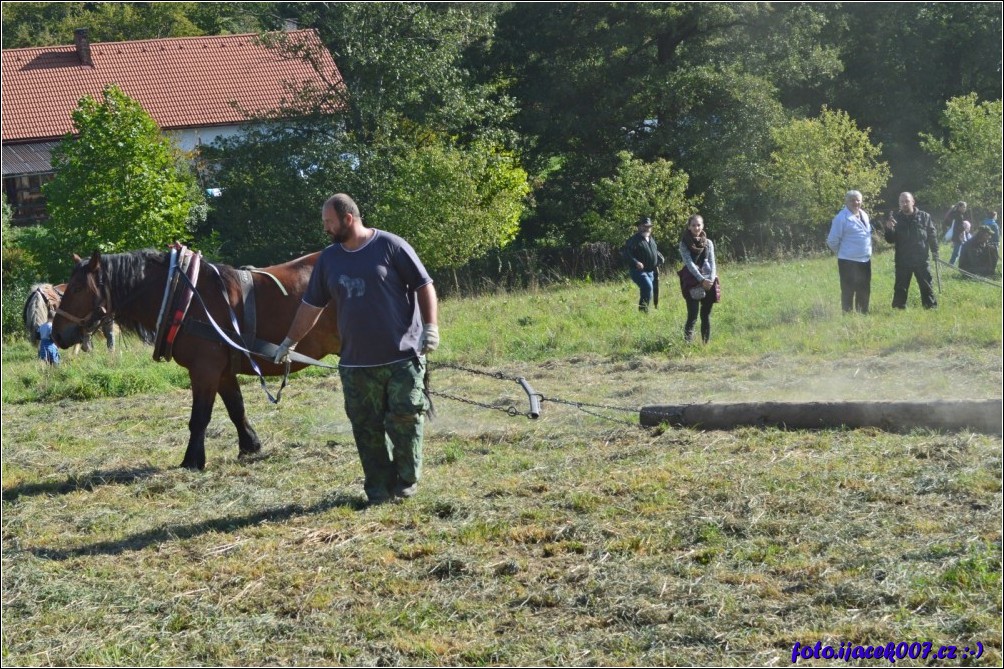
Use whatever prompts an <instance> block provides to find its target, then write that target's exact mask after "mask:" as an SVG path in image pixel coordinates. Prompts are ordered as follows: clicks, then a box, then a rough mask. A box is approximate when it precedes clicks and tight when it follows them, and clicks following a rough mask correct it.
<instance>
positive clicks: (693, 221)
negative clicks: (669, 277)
mask: <svg viewBox="0 0 1004 669" xmlns="http://www.w3.org/2000/svg"><path fill="white" fill-rule="evenodd" d="M680 258H681V259H682V260H683V268H682V269H681V270H680V271H679V275H680V290H681V292H682V293H683V299H684V300H686V301H687V323H686V324H685V325H684V326H683V338H684V340H686V341H687V342H688V343H689V342H692V341H694V325H695V324H696V323H697V315H698V312H700V316H701V340H702V341H703V342H704V343H705V344H707V343H708V340H709V339H711V308H712V307H713V306H715V302H717V301H718V300H719V299H720V298H721V289H720V287H719V286H720V285H721V284H720V283H719V282H718V273H717V268H716V266H715V245H714V244H712V243H711V240H710V239H708V236H707V234H705V232H704V218H702V217H701V216H699V215H697V214H694V215H693V216H691V217H690V219H689V220H688V221H687V229H686V230H684V231H683V236H682V237H681V238H680Z"/></svg>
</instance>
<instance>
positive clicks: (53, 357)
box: [38, 317, 59, 365]
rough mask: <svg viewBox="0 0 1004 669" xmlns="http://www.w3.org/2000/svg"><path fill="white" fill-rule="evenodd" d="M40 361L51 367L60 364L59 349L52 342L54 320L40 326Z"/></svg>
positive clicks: (50, 319)
mask: <svg viewBox="0 0 1004 669" xmlns="http://www.w3.org/2000/svg"><path fill="white" fill-rule="evenodd" d="M38 359H39V360H44V361H45V362H47V363H48V364H50V365H58V364H59V349H58V348H57V347H56V344H55V343H54V342H53V341H52V318H51V317H50V318H49V320H47V321H46V322H45V323H42V324H41V325H39V326H38Z"/></svg>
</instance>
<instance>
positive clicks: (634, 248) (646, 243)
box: [624, 216, 666, 313]
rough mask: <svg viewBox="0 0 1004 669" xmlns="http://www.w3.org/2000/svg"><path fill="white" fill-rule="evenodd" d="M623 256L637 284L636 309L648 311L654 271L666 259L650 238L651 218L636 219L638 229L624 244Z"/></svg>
mask: <svg viewBox="0 0 1004 669" xmlns="http://www.w3.org/2000/svg"><path fill="white" fill-rule="evenodd" d="M624 257H625V259H626V260H627V262H628V267H629V269H630V271H631V280H632V281H634V282H635V283H636V284H637V285H638V289H639V291H640V295H639V296H638V311H641V312H643V313H647V312H648V305H649V303H650V302H651V301H652V291H653V285H654V283H655V280H656V272H658V271H659V265H661V264H662V263H663V262H664V261H665V260H666V259H665V258H664V257H663V256H662V254H661V253H659V247H658V245H657V244H656V243H655V239H653V238H652V219H651V218H649V217H647V216H642V217H641V218H640V219H638V231H637V232H636V233H635V234H634V235H632V236H631V238H630V239H628V240H627V243H626V244H625V245H624Z"/></svg>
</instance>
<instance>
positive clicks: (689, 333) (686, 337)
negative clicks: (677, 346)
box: [683, 330, 694, 344]
mask: <svg viewBox="0 0 1004 669" xmlns="http://www.w3.org/2000/svg"><path fill="white" fill-rule="evenodd" d="M683 341H685V342H686V343H688V344H693V343H694V331H693V330H684V332H683Z"/></svg>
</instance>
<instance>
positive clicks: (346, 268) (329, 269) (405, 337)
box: [303, 228, 432, 367]
mask: <svg viewBox="0 0 1004 669" xmlns="http://www.w3.org/2000/svg"><path fill="white" fill-rule="evenodd" d="M373 230H374V233H375V234H374V235H373V237H372V238H370V240H369V241H367V242H366V243H365V244H364V245H363V246H361V247H360V248H358V249H356V250H355V251H348V250H346V249H345V248H343V247H342V245H341V244H332V245H331V246H329V247H327V248H326V249H324V251H322V252H321V257H320V258H318V259H317V265H315V266H314V272H313V274H311V276H310V284H309V285H308V286H307V292H306V293H305V294H304V296H303V301H304V302H305V303H307V304H309V305H311V306H314V307H324V306H326V305H327V304H328V302H329V301H330V300H332V299H333V300H335V303H336V304H337V306H338V331H339V334H340V335H341V338H342V352H341V360H340V362H339V364H340V365H341V366H343V367H376V366H379V365H388V364H390V363H393V362H398V361H401V360H408V359H411V358H414V357H416V356H418V355H419V349H418V341H419V337H420V336H421V334H422V317H421V314H420V313H419V309H418V301H417V295H416V291H417V290H418V289H419V288H421V287H422V286H424V285H426V284H429V283H432V278H431V277H430V276H429V273H428V272H427V271H426V269H425V266H424V265H422V261H421V260H419V259H418V255H417V254H416V253H415V249H413V248H411V245H410V244H408V242H406V241H404V240H403V239H401V238H400V237H398V236H397V235H394V234H391V233H389V232H385V231H383V230H377V229H375V228H373Z"/></svg>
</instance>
